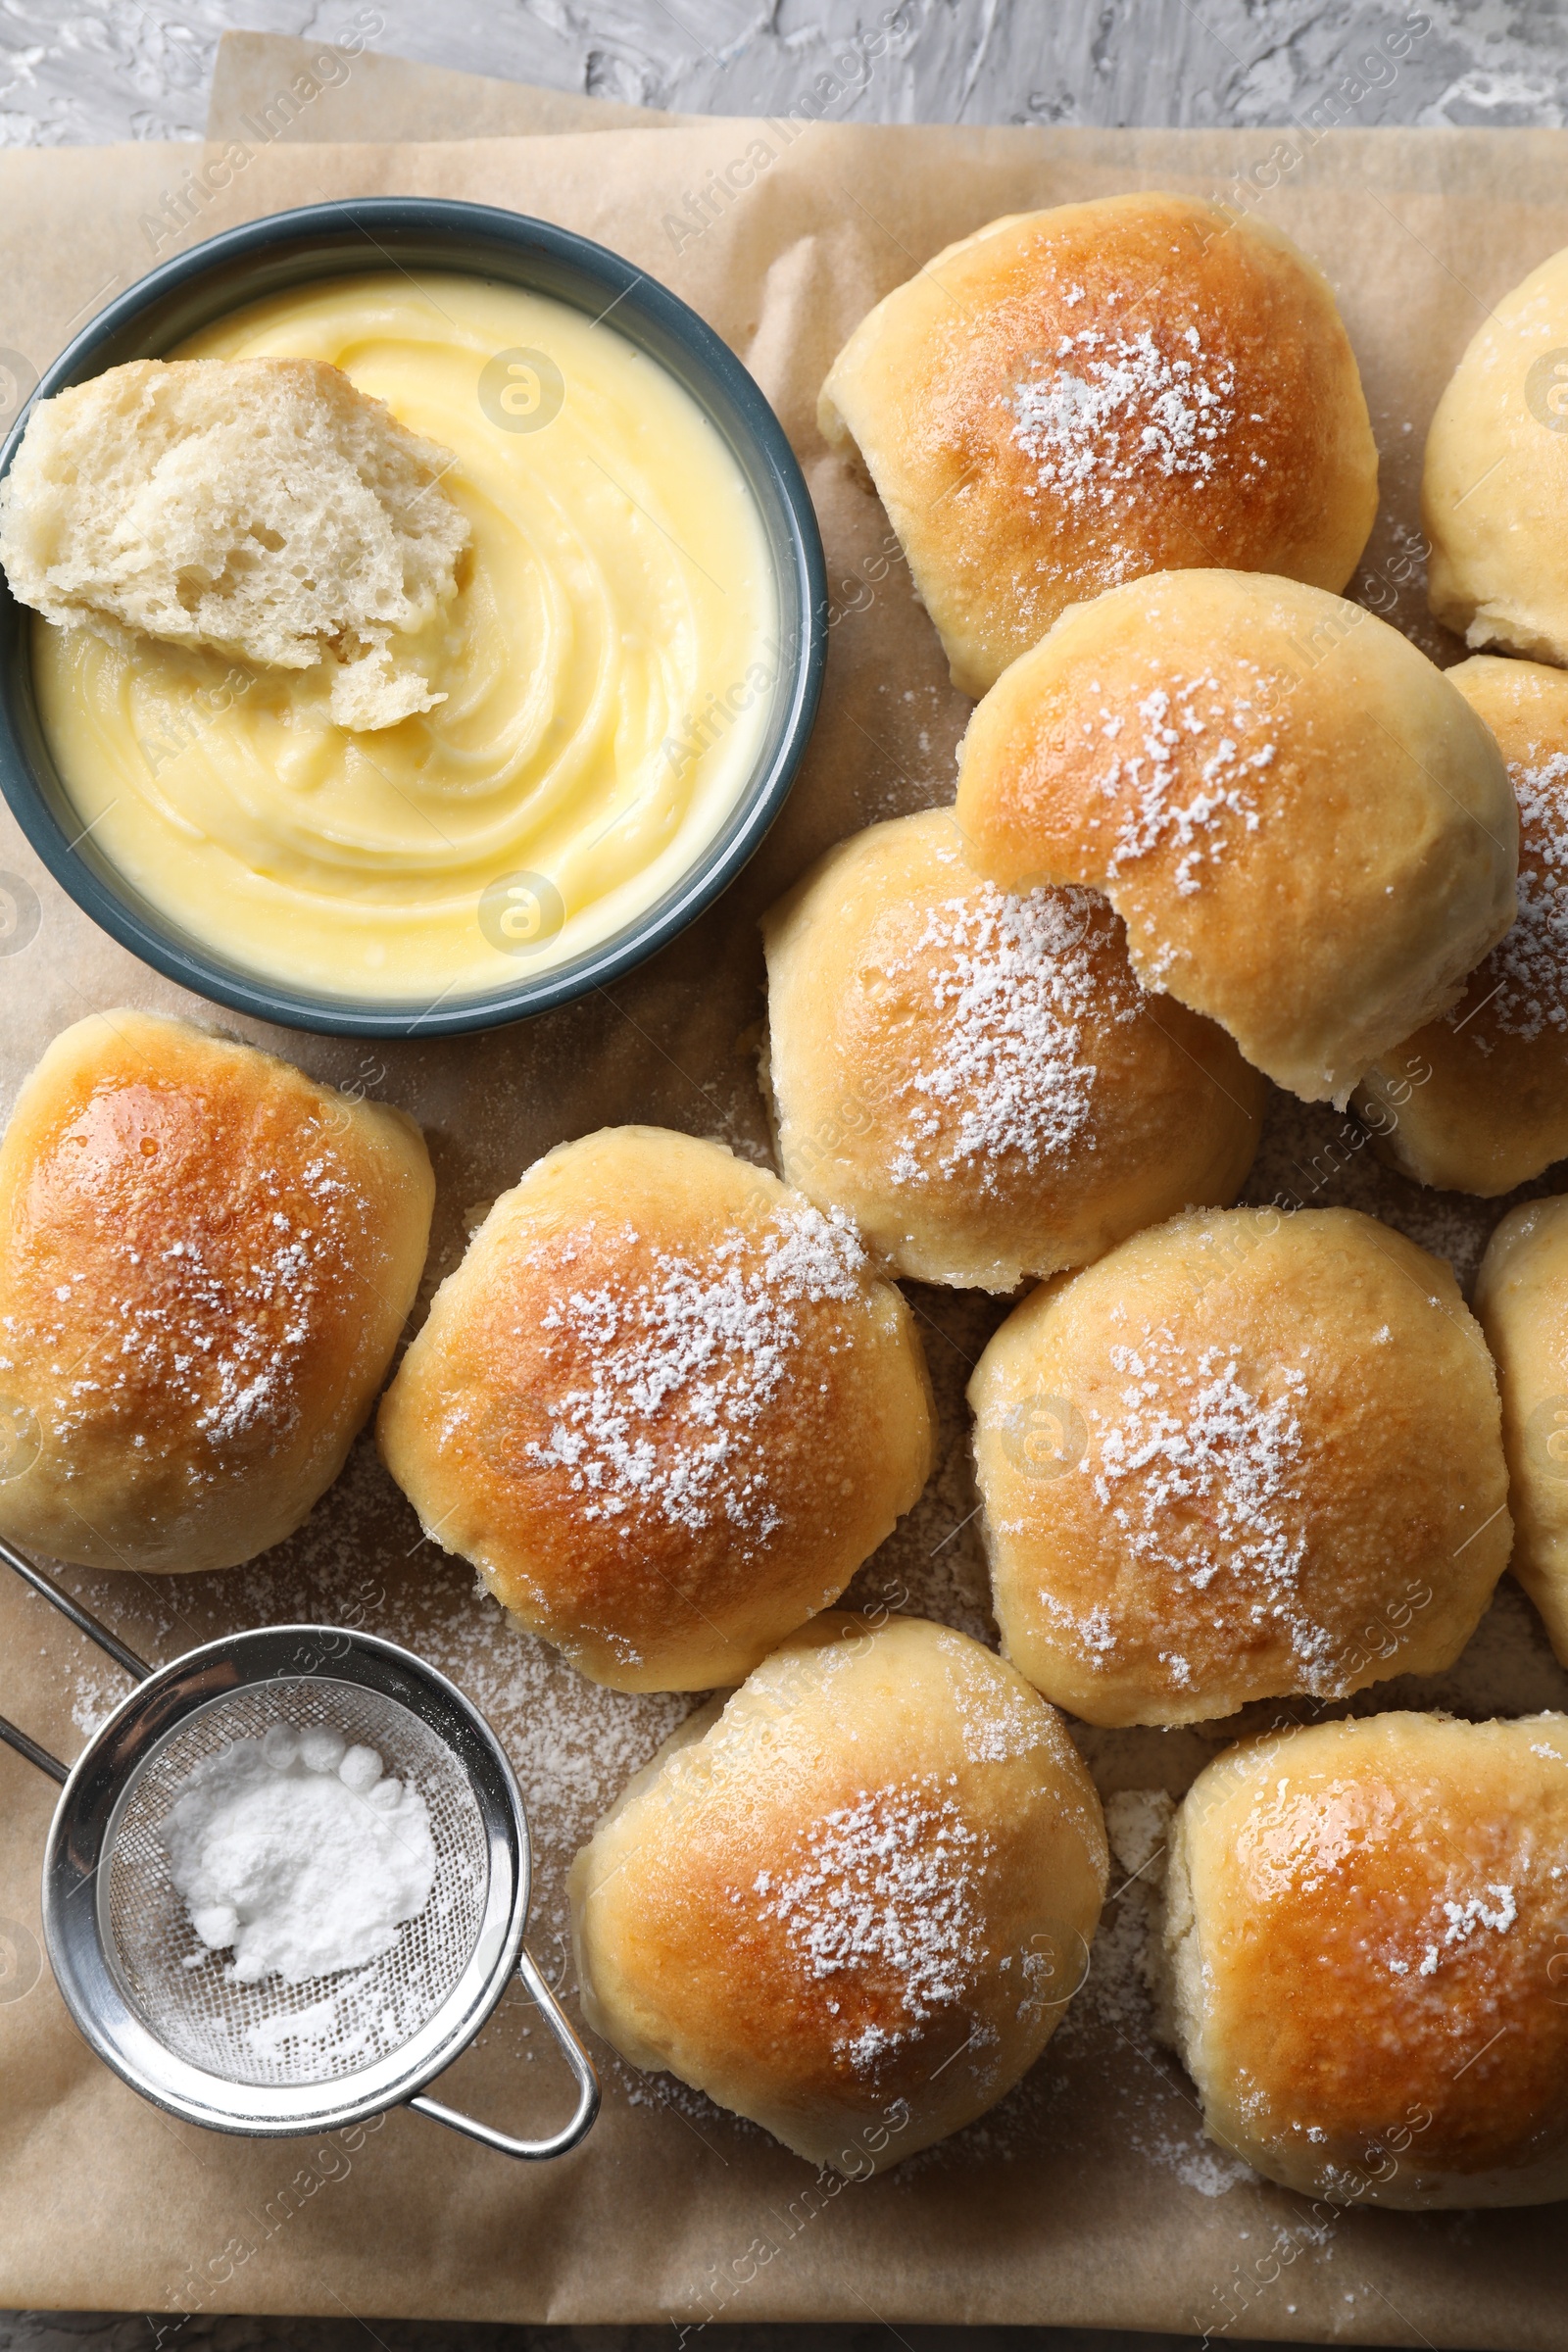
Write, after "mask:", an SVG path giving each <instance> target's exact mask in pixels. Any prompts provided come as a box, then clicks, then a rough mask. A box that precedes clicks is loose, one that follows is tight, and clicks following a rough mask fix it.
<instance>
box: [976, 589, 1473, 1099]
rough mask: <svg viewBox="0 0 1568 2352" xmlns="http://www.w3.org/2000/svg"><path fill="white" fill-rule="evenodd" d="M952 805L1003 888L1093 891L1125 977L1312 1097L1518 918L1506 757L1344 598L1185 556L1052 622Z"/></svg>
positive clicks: (982, 864) (1434, 671)
mask: <svg viewBox="0 0 1568 2352" xmlns="http://www.w3.org/2000/svg"><path fill="white" fill-rule="evenodd" d="M957 808H958V821H959V823H960V825H961V826H962V827H963V832H964V837H965V841H966V843H967V854H968V856H969V858H970V861H971V863H972V864H974V865H975V867H976V868H977V869H978V871H979V872H981V873H983V874H985V875H987V876H989V878H990V879H991V880H992V881H993V882H997V883H1000V884H1001V885H1002V887H1003V888H1004V889H1005V890H1019V889H1022V888H1024V887H1025V886H1026V885H1028V884H1037V883H1055V884H1061V883H1078V884H1080V885H1087V886H1088V887H1089V888H1091V889H1094V890H1103V892H1104V893H1105V896H1106V897H1107V898H1108V899H1109V900H1110V902H1111V905H1112V906H1113V907H1115V909H1116V911H1117V913H1118V914H1119V915H1121V917H1122V919H1123V921H1124V922H1125V923H1126V925H1127V947H1128V953H1129V955H1130V956H1131V957H1132V961H1133V965H1134V968H1135V969H1136V970H1137V971H1138V973H1139V974H1140V976H1141V977H1142V978H1143V979H1144V981H1145V982H1146V983H1147V984H1148V986H1149V987H1151V988H1157V989H1162V990H1164V991H1166V992H1167V993H1168V994H1169V995H1171V996H1173V997H1177V998H1179V999H1180V1000H1181V1002H1182V1003H1183V1004H1184V1005H1191V1006H1192V1008H1193V1010H1194V1011H1195V1012H1201V1013H1205V1014H1206V1015H1207V1016H1208V1018H1209V1019H1210V1020H1215V1021H1218V1022H1219V1024H1220V1026H1221V1027H1222V1028H1224V1029H1228V1030H1229V1031H1230V1033H1231V1035H1232V1037H1233V1038H1234V1039H1235V1040H1236V1043H1237V1045H1238V1046H1239V1047H1240V1048H1241V1050H1242V1052H1243V1054H1246V1056H1247V1058H1248V1060H1249V1061H1250V1062H1251V1063H1253V1065H1254V1066H1255V1067H1256V1068H1258V1069H1260V1070H1266V1071H1267V1073H1268V1075H1269V1076H1270V1077H1271V1078H1273V1079H1275V1080H1277V1082H1278V1083H1279V1084H1280V1085H1281V1086H1284V1087H1289V1088H1290V1089H1291V1091H1292V1092H1293V1093H1294V1094H1298V1095H1300V1096H1303V1097H1304V1098H1305V1100H1306V1101H1307V1102H1317V1101H1319V1100H1321V1099H1323V1098H1326V1097H1328V1098H1332V1099H1333V1100H1334V1101H1335V1102H1336V1103H1344V1102H1345V1101H1346V1099H1347V1098H1348V1095H1349V1092H1350V1089H1351V1088H1352V1087H1353V1085H1354V1084H1355V1082H1356V1080H1357V1079H1358V1078H1359V1077H1360V1076H1361V1074H1362V1072H1363V1071H1364V1070H1365V1069H1366V1067H1367V1065H1368V1063H1370V1062H1371V1061H1373V1060H1375V1059H1376V1057H1377V1056H1378V1055H1379V1054H1383V1053H1385V1052H1387V1051H1388V1050H1389V1049H1390V1048H1391V1047H1393V1046H1396V1045H1397V1044H1398V1043H1399V1041H1400V1040H1401V1039H1403V1038H1406V1037H1408V1036H1409V1035H1410V1033H1411V1031H1412V1030H1414V1029H1418V1028H1420V1027H1421V1026H1422V1025H1423V1023H1424V1022H1426V1021H1429V1020H1432V1019H1434V1018H1435V1017H1436V1016H1437V1015H1438V1014H1439V1013H1442V1012H1444V1011H1446V1008H1447V1007H1448V1005H1451V1004H1452V1003H1453V1002H1454V1000H1455V998H1456V997H1457V996H1458V994H1459V991H1460V986H1461V983H1462V981H1463V979H1464V976H1465V974H1466V973H1467V972H1468V971H1470V970H1471V969H1472V968H1473V967H1474V966H1475V965H1476V964H1477V963H1479V961H1480V960H1481V958H1482V956H1485V955H1486V953H1487V951H1488V950H1489V949H1490V948H1493V947H1495V945H1496V943H1497V941H1498V940H1499V939H1500V938H1501V937H1502V935H1503V933H1504V932H1505V931H1506V930H1507V929H1508V926H1509V925H1510V923H1511V922H1512V921H1513V918H1514V912H1515V907H1514V876H1515V872H1516V867H1517V851H1518V833H1519V819H1518V811H1517V809H1516V807H1515V804H1514V797H1513V794H1512V792H1511V791H1510V789H1509V786H1508V775H1507V770H1506V768H1505V767H1504V765H1503V761H1502V755H1501V754H1500V753H1499V751H1498V750H1497V747H1496V745H1495V743H1494V741H1493V739H1492V736H1491V734H1490V733H1489V731H1488V729H1487V728H1486V726H1485V725H1484V724H1483V723H1482V721H1481V720H1480V719H1479V718H1478V717H1477V716H1476V713H1475V712H1474V711H1473V710H1472V709H1471V707H1470V705H1469V704H1468V703H1467V702H1466V700H1465V698H1464V696H1463V695H1462V694H1460V693H1458V692H1457V691H1456V689H1455V688H1454V687H1452V686H1450V685H1449V683H1448V682H1447V680H1446V678H1445V677H1444V675H1443V673H1442V671H1441V670H1439V669H1438V668H1436V667H1435V666H1434V664H1433V663H1432V662H1429V661H1428V660H1427V659H1426V656H1425V655H1424V654H1421V653H1418V652H1417V651H1416V649H1415V647H1414V646H1413V645H1411V644H1410V643H1409V641H1408V640H1407V639H1406V638H1404V637H1401V636H1400V635H1399V633H1398V631H1397V629H1391V628H1390V627H1389V626H1388V624H1387V623H1386V622H1385V621H1381V620H1377V619H1375V618H1374V617H1373V615H1372V614H1371V613H1364V612H1363V611H1362V610H1361V608H1360V606H1358V605H1348V604H1345V603H1343V602H1342V601H1341V600H1340V598H1338V597H1334V596H1325V595H1324V594H1322V592H1321V591H1320V590H1318V589H1316V588H1302V587H1299V586H1297V585H1296V584H1295V583H1293V582H1292V581H1290V580H1283V579H1268V578H1262V577H1259V576H1257V575H1255V574H1249V573H1246V572H1240V571H1182V572H1171V573H1167V574H1165V575H1163V576H1161V577H1159V578H1156V579H1149V580H1138V581H1135V582H1134V583H1133V584H1132V585H1131V586H1130V587H1127V588H1116V589H1112V590H1111V592H1110V593H1109V594H1108V595H1106V596H1103V597H1100V598H1099V599H1098V600H1097V601H1096V602H1095V603H1094V604H1092V605H1080V606H1078V607H1076V608H1075V609H1074V610H1072V611H1071V612H1068V613H1064V614H1063V615H1062V617H1061V619H1060V620H1059V621H1057V623H1056V625H1055V627H1054V629H1053V630H1052V632H1051V634H1050V636H1049V637H1047V638H1046V640H1045V642H1044V643H1043V644H1042V645H1039V646H1037V647H1036V648H1035V650H1034V652H1033V653H1031V654H1026V655H1025V656H1024V658H1023V660H1022V661H1020V662H1014V663H1013V666H1012V667H1011V669H1009V670H1008V671H1007V673H1006V675H1005V677H1004V678H1003V679H1002V681H1001V682H1000V684H999V685H997V686H996V687H994V688H993V689H992V691H991V693H990V694H988V695H987V697H986V699H985V701H984V702H983V703H982V704H981V705H980V708H979V709H978V711H976V712H975V714H974V717H973V719H972V720H971V721H970V725H969V731H968V734H967V735H966V736H965V738H964V742H963V747H962V753H961V759H960V766H959V775H958V803H957Z"/></svg>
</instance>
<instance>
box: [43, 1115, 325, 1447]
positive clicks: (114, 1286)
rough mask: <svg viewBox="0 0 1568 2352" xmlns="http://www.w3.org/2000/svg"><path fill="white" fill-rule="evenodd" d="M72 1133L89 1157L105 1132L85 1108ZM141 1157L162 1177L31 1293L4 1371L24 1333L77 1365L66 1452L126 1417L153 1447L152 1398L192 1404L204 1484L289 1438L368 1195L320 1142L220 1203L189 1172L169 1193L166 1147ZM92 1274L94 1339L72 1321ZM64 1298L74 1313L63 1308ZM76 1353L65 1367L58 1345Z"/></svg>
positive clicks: (60, 1370) (71, 1372) (58, 1363)
mask: <svg viewBox="0 0 1568 2352" xmlns="http://www.w3.org/2000/svg"><path fill="white" fill-rule="evenodd" d="M66 1140H67V1141H68V1142H74V1143H76V1144H78V1145H79V1146H81V1147H82V1149H83V1151H84V1152H90V1150H91V1148H92V1147H93V1146H94V1145H95V1144H98V1143H99V1142H100V1137H99V1134H98V1131H97V1124H96V1114H95V1113H93V1112H89V1113H86V1114H84V1115H83V1119H82V1120H81V1121H79V1122H78V1125H77V1128H76V1129H74V1130H73V1131H72V1132H71V1134H70V1135H69V1136H68V1137H67V1139H66ZM141 1140H142V1141H143V1142H144V1143H146V1142H152V1143H156V1140H157V1139H156V1137H153V1136H151V1135H147V1136H144V1137H143V1138H142V1139H141ZM138 1165H147V1166H150V1167H151V1168H152V1169H153V1170H154V1171H155V1174H154V1175H153V1176H151V1177H147V1178H145V1179H144V1181H143V1184H142V1186H141V1188H140V1197H139V1198H136V1199H133V1200H132V1201H131V1205H130V1207H129V1209H128V1211H120V1212H117V1220H116V1221H115V1222H111V1221H110V1220H109V1218H108V1216H107V1215H106V1216H105V1219H104V1221H103V1224H102V1225H101V1227H100V1230H99V1231H98V1233H97V1234H96V1235H95V1236H94V1237H93V1242H92V1245H91V1258H92V1262H91V1264H90V1266H87V1265H83V1266H80V1267H77V1268H75V1269H73V1270H71V1271H68V1272H67V1273H66V1275H65V1277H64V1279H61V1280H57V1281H56V1282H55V1283H54V1284H53V1286H52V1290H51V1292H50V1294H49V1297H48V1299H47V1300H46V1299H45V1298H44V1296H43V1295H42V1294H40V1293H39V1292H37V1291H36V1290H35V1289H34V1290H29V1293H28V1295H27V1296H28V1307H27V1312H26V1314H25V1315H19V1314H8V1315H5V1316H3V1317H0V1372H3V1371H6V1370H9V1369H11V1368H12V1367H13V1365H14V1363H15V1362H16V1360H17V1359H16V1357H14V1356H13V1354H12V1353H11V1352H10V1350H11V1348H13V1347H14V1346H17V1345H18V1344H19V1343H22V1344H25V1348H26V1353H27V1356H28V1358H29V1359H30V1360H31V1361H32V1362H33V1363H34V1364H36V1365H40V1366H43V1367H45V1368H46V1369H47V1370H48V1371H49V1372H50V1373H51V1374H53V1375H54V1376H56V1378H57V1379H59V1380H60V1381H61V1382H62V1383H64V1382H65V1380H66V1379H67V1378H68V1376H73V1377H70V1385H69V1388H67V1387H64V1386H62V1388H61V1390H60V1392H59V1396H58V1398H57V1400H56V1402H55V1403H54V1405H53V1408H52V1429H53V1435H54V1438H55V1442H56V1445H57V1446H58V1447H59V1449H60V1451H61V1452H62V1454H65V1453H67V1452H69V1451H72V1450H74V1449H75V1448H76V1447H77V1446H79V1445H80V1444H81V1442H82V1437H83V1433H85V1432H88V1431H92V1430H95V1429H109V1430H115V1429H117V1428H124V1429H125V1430H126V1433H127V1434H129V1435H130V1437H131V1443H132V1445H133V1446H138V1447H140V1446H143V1445H144V1444H145V1443H146V1442H147V1440H146V1435H145V1432H143V1431H141V1430H138V1429H137V1427H136V1422H137V1418H138V1417H139V1416H140V1415H142V1414H143V1413H144V1412H145V1409H146V1400H147V1399H148V1398H149V1397H151V1398H153V1399H154V1400H155V1402H160V1403H165V1402H167V1403H177V1404H179V1405H180V1406H181V1409H182V1411H183V1412H184V1414H185V1415H186V1418H187V1419H188V1424H189V1427H190V1430H191V1431H192V1433H193V1434H194V1435H195V1436H196V1437H197V1438H199V1439H200V1440H201V1441H203V1447H202V1448H201V1449H198V1450H196V1451H195V1452H194V1453H193V1455H192V1458H191V1461H190V1464H189V1467H188V1471H187V1476H189V1477H192V1478H196V1479H200V1478H201V1477H203V1476H205V1475H212V1474H214V1473H215V1472H217V1471H218V1470H219V1469H221V1467H222V1466H223V1463H224V1457H225V1456H228V1455H232V1454H233V1453H234V1452H235V1451H240V1452H243V1453H249V1452H254V1451H255V1450H256V1449H257V1448H258V1447H263V1446H270V1447H276V1446H279V1445H281V1444H283V1443H285V1442H286V1441H287V1440H288V1438H289V1437H290V1435H291V1434H292V1432H293V1429H294V1427H295V1424H296V1419H297V1415H298V1409H299V1408H298V1402H297V1398H296V1394H295V1391H296V1387H297V1383H298V1381H299V1378H300V1375H301V1373H302V1370H303V1368H304V1365H305V1362H306V1360H307V1358H308V1356H309V1353H310V1350H311V1348H312V1345H313V1343H314V1342H315V1341H316V1339H317V1336H318V1332H319V1321H320V1312H319V1310H320V1297H321V1294H322V1292H323V1291H324V1290H327V1289H329V1288H330V1287H331V1286H332V1285H333V1283H334V1281H335V1279H336V1275H337V1270H338V1269H339V1268H340V1267H341V1266H342V1265H343V1264H344V1263H345V1262H349V1263H352V1262H353V1261H354V1258H355V1256H356V1254H363V1243H362V1242H361V1239H360V1234H359V1223H358V1210H357V1203H358V1190H357V1188H356V1187H354V1186H353V1185H351V1184H350V1183H349V1182H348V1180H347V1178H346V1175H345V1171H344V1169H343V1167H342V1165H341V1163H340V1161H339V1160H338V1159H337V1158H336V1156H335V1155H334V1154H333V1153H332V1152H330V1151H323V1152H319V1154H318V1155H317V1156H315V1157H314V1158H312V1159H310V1160H309V1161H307V1162H306V1163H305V1164H304V1165H303V1166H301V1167H299V1168H298V1169H295V1170H293V1171H291V1172H290V1173H289V1174H288V1175H279V1174H277V1173H275V1172H272V1171H268V1170H258V1169H257V1168H255V1167H252V1166H249V1165H247V1166H246V1167H245V1168H244V1169H243V1170H242V1172H241V1173H240V1174H239V1175H237V1176H236V1178H235V1180H234V1185H233V1189H232V1191H231V1193H230V1195H229V1197H228V1198H227V1199H225V1200H224V1201H222V1202H221V1206H220V1208H219V1209H218V1211H217V1213H215V1212H214V1211H213V1209H212V1208H211V1207H210V1206H208V1207H202V1206H197V1207H193V1208H186V1207H185V1206H184V1205H183V1199H182V1194H181V1192H180V1188H179V1178H178V1177H177V1176H176V1177H175V1178H174V1179H173V1180H172V1183H173V1189H172V1197H168V1196H166V1195H164V1194H162V1193H160V1192H159V1190H158V1181H157V1178H156V1170H157V1168H158V1165H159V1162H158V1157H157V1153H156V1152H154V1153H152V1154H151V1155H149V1158H148V1159H147V1161H145V1162H139V1163H138ZM201 1173H202V1171H201V1170H198V1177H200V1175H201ZM172 1214H175V1215H180V1216H181V1217H182V1218H183V1219H184V1221H186V1222H187V1223H188V1226H189V1230H188V1231H187V1233H186V1234H185V1235H184V1236H183V1237H182V1238H181V1239H180V1240H178V1241H174V1242H170V1241H167V1240H165V1239H163V1238H162V1237H163V1233H164V1231H165V1230H166V1229H167V1226H168V1223H169V1221H170V1218H171V1215H172ZM154 1229H156V1232H157V1235H158V1238H157V1240H156V1242H154V1241H153V1240H151V1239H149V1233H151V1232H152V1231H153V1230H154ZM87 1281H90V1282H91V1285H92V1299H93V1306H94V1313H95V1315H96V1316H97V1317H98V1318H99V1321H98V1327H97V1329H96V1331H95V1334H94V1338H93V1343H92V1345H91V1346H90V1347H89V1348H85V1349H84V1348H83V1347H82V1344H81V1334H80V1332H79V1330H78V1329H77V1328H76V1326H75V1324H74V1322H73V1320H72V1319H71V1317H72V1312H73V1299H74V1297H75V1293H76V1289H77V1286H78V1284H80V1283H84V1282H87ZM51 1306H54V1307H58V1308H59V1309H60V1310H62V1311H61V1314H60V1316H59V1317H58V1318H56V1317H55V1316H54V1315H53V1314H52V1313H51V1311H50V1308H51ZM80 1311H81V1309H80V1306H79V1305H77V1306H76V1307H75V1308H74V1313H75V1314H76V1315H78V1316H79V1314H80ZM66 1349H69V1351H70V1360H69V1361H68V1362H63V1361H62V1360H60V1357H59V1356H58V1355H53V1351H56V1350H66ZM52 1355H53V1360H51V1357H52Z"/></svg>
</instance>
